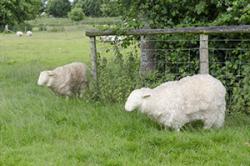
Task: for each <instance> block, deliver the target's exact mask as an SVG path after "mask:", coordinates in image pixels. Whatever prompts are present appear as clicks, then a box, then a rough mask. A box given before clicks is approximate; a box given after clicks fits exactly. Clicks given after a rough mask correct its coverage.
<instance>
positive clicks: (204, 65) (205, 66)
mask: <svg viewBox="0 0 250 166" xmlns="http://www.w3.org/2000/svg"><path fill="white" fill-rule="evenodd" d="M200 73H201V74H209V59H208V35H205V34H201V35H200Z"/></svg>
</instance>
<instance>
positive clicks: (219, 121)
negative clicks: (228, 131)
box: [213, 112, 225, 128]
mask: <svg viewBox="0 0 250 166" xmlns="http://www.w3.org/2000/svg"><path fill="white" fill-rule="evenodd" d="M224 119H225V113H224V112H223V113H221V114H220V115H218V117H217V119H216V121H215V122H214V123H213V127H214V128H221V127H222V126H223V124H224Z"/></svg>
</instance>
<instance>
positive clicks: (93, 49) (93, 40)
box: [90, 36, 97, 80]
mask: <svg viewBox="0 0 250 166" xmlns="http://www.w3.org/2000/svg"><path fill="white" fill-rule="evenodd" d="M90 49H91V50H90V54H91V63H92V75H93V78H94V80H97V52H96V38H95V36H91V37H90Z"/></svg>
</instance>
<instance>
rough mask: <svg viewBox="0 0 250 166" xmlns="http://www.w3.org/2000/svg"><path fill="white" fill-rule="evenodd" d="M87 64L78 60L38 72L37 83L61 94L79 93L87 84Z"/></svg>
mask: <svg viewBox="0 0 250 166" xmlns="http://www.w3.org/2000/svg"><path fill="white" fill-rule="evenodd" d="M87 70H88V68H87V66H86V65H85V64H83V63H80V62H74V63H70V64H67V65H64V66H60V67H57V68H55V69H54V70H50V71H43V72H41V73H40V76H39V79H38V82H37V84H38V85H40V86H42V85H44V86H47V87H48V88H50V89H51V90H52V91H53V92H55V93H56V94H58V95H61V96H72V95H81V93H82V90H84V88H85V87H86V85H87Z"/></svg>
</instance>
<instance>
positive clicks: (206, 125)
mask: <svg viewBox="0 0 250 166" xmlns="http://www.w3.org/2000/svg"><path fill="white" fill-rule="evenodd" d="M213 122H214V119H206V120H204V127H203V128H204V129H210V128H211V127H212V126H213Z"/></svg>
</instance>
